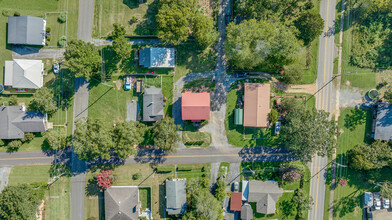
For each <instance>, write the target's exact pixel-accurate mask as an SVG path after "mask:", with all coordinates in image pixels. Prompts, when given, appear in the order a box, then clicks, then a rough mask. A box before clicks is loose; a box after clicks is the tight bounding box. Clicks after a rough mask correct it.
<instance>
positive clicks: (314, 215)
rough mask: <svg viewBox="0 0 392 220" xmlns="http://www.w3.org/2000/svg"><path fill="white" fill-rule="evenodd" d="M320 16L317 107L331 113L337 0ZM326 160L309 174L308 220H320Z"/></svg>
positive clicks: (324, 2)
mask: <svg viewBox="0 0 392 220" xmlns="http://www.w3.org/2000/svg"><path fill="white" fill-rule="evenodd" d="M320 4H321V5H320V14H321V17H322V18H323V19H324V21H325V25H324V33H322V34H321V35H320V37H319V54H318V69H317V90H319V89H321V88H322V89H321V90H320V91H319V92H318V93H317V94H316V108H317V109H318V110H324V111H327V112H331V111H333V110H334V109H335V93H336V91H335V89H334V87H333V83H332V82H331V80H332V76H333V60H334V58H335V54H336V51H335V44H334V34H335V7H336V0H321V3H320ZM327 162H328V160H327V158H326V157H320V156H315V157H314V158H313V160H312V163H311V166H310V171H311V174H312V179H311V184H310V195H311V196H312V197H313V200H314V205H313V207H312V209H311V210H310V211H309V219H311V220H323V218H324V199H325V181H326V165H327Z"/></svg>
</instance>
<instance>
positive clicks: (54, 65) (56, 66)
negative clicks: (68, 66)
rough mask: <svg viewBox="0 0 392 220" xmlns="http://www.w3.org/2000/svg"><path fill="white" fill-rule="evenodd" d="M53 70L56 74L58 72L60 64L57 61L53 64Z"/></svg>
mask: <svg viewBox="0 0 392 220" xmlns="http://www.w3.org/2000/svg"><path fill="white" fill-rule="evenodd" d="M53 72H54V73H56V74H57V73H59V72H60V65H59V64H58V63H56V64H53Z"/></svg>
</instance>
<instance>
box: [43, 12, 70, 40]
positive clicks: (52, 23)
mask: <svg viewBox="0 0 392 220" xmlns="http://www.w3.org/2000/svg"><path fill="white" fill-rule="evenodd" d="M59 15H60V13H48V14H47V15H46V22H47V23H46V27H47V28H48V27H49V28H50V29H51V31H50V34H51V36H50V37H51V38H50V41H48V46H52V47H57V43H58V41H59V39H60V37H62V36H66V29H67V28H66V23H60V22H58V21H57V19H58V17H59Z"/></svg>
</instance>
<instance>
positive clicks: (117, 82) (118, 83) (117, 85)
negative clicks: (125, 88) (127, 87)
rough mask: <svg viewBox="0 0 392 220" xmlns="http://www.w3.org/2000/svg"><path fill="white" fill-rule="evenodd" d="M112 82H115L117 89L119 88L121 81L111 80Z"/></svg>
mask: <svg viewBox="0 0 392 220" xmlns="http://www.w3.org/2000/svg"><path fill="white" fill-rule="evenodd" d="M113 82H114V83H116V88H117V90H120V89H121V81H120V80H116V81H113Z"/></svg>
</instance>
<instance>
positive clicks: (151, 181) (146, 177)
mask: <svg viewBox="0 0 392 220" xmlns="http://www.w3.org/2000/svg"><path fill="white" fill-rule="evenodd" d="M160 166H161V167H168V168H171V169H172V170H173V172H161V173H155V172H154V170H153V169H152V168H151V166H150V165H148V164H134V165H124V166H120V167H117V168H116V169H115V170H114V175H115V176H116V179H117V180H116V182H115V183H114V185H115V186H150V187H151V192H150V193H151V208H152V210H151V211H152V215H153V218H154V219H163V217H164V209H163V207H164V204H165V196H166V192H165V191H166V190H165V180H166V179H168V178H174V177H175V172H174V165H160ZM178 166H187V167H189V166H190V167H192V170H191V171H181V172H177V177H178V178H188V179H189V178H196V177H200V176H201V175H202V174H203V173H205V174H206V175H207V176H209V175H210V164H184V165H178ZM178 166H177V167H178ZM203 166H204V167H205V172H201V169H202V167H203ZM97 173H98V172H95V173H92V172H91V171H89V172H88V173H87V175H86V182H87V186H86V197H85V219H88V218H96V219H104V208H105V207H104V199H103V193H101V192H100V193H97V188H96V185H95V183H94V184H93V185H92V184H90V183H88V180H89V179H90V178H91V177H92V176H93V175H96V174H97ZM135 173H140V174H141V177H140V178H139V179H137V180H133V179H132V175H133V174H135ZM139 193H140V195H139V196H140V199H141V202H142V207H144V206H143V205H146V206H148V199H147V203H146V202H144V201H145V200H144V198H145V197H148V192H145V191H143V190H142V191H139ZM99 198H101V199H99ZM166 217H168V216H166Z"/></svg>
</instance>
